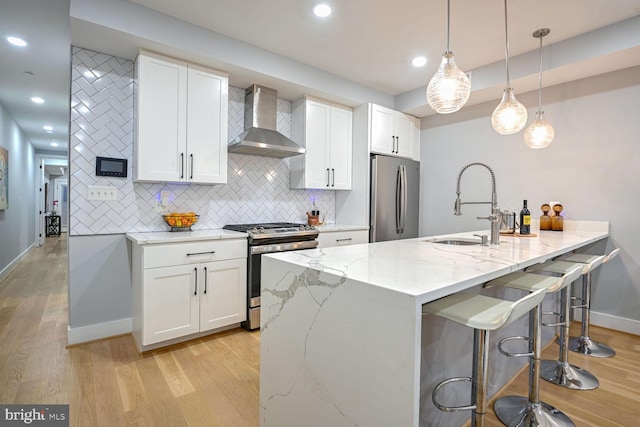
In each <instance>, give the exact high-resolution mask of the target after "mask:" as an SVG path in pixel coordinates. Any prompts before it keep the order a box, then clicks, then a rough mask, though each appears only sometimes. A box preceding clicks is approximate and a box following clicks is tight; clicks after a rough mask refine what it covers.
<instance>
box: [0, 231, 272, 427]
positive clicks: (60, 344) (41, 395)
mask: <svg viewBox="0 0 640 427" xmlns="http://www.w3.org/2000/svg"><path fill="white" fill-rule="evenodd" d="M66 343H67V235H66V233H63V234H62V235H61V236H60V237H49V238H47V239H46V241H45V245H44V246H42V247H40V248H37V249H35V250H33V251H32V252H31V253H30V254H29V256H28V257H27V258H26V259H25V260H23V261H22V263H20V264H19V265H18V267H17V268H16V269H15V270H14V271H13V272H12V273H11V274H10V275H9V277H7V279H6V280H5V281H4V282H2V283H0V402H1V403H3V404H12V403H16V404H40V403H43V404H45V403H46V404H55V403H59V404H67V403H68V404H70V409H69V411H70V421H71V422H70V425H71V426H81V427H87V426H105V427H115V426H126V425H145V426H171V427H177V426H187V425H190V426H203V427H204V426H221V427H226V426H232V425H233V426H247V427H248V426H257V425H258V398H259V395H258V393H259V388H258V381H259V370H258V366H259V347H260V342H259V332H255V333H251V332H247V331H245V330H244V329H235V330H231V331H228V332H224V333H220V334H216V335H214V336H211V337H206V338H202V339H197V340H193V341H190V342H189V343H184V344H177V345H174V346H171V347H169V348H165V349H160V350H155V351H151V352H147V353H145V354H144V355H141V354H139V353H138V352H137V350H136V348H135V345H134V343H133V340H132V338H131V336H130V335H124V336H120V337H115V338H110V339H107V340H101V341H96V342H92V343H87V344H83V345H78V346H74V347H69V348H65V346H66Z"/></svg>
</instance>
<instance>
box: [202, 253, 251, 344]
mask: <svg viewBox="0 0 640 427" xmlns="http://www.w3.org/2000/svg"><path fill="white" fill-rule="evenodd" d="M201 271H202V276H203V277H204V278H205V279H204V283H203V285H202V289H201V290H200V331H208V330H210V329H215V328H220V327H222V326H227V325H232V324H234V323H239V322H242V321H245V320H247V260H246V259H233V260H228V261H218V262H209V263H206V264H203V265H202V270H201Z"/></svg>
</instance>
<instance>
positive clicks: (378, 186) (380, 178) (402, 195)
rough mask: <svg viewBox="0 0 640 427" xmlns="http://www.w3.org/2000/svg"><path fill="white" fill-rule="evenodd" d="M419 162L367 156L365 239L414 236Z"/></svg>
mask: <svg viewBox="0 0 640 427" xmlns="http://www.w3.org/2000/svg"><path fill="white" fill-rule="evenodd" d="M419 198H420V162H416V161H414V160H408V159H400V158H397V157H390V156H383V155H379V154H377V155H372V156H371V206H370V210H369V213H370V224H369V225H370V228H369V241H370V242H383V241H385V240H397V239H411V238H414V237H418V217H419V215H418V214H419Z"/></svg>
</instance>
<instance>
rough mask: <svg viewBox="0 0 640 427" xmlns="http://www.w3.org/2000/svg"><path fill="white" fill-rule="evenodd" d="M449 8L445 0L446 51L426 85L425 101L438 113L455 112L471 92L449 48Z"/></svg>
mask: <svg viewBox="0 0 640 427" xmlns="http://www.w3.org/2000/svg"><path fill="white" fill-rule="evenodd" d="M450 9H451V4H450V0H447V51H446V52H445V53H444V54H443V55H442V61H441V62H440V67H438V71H436V73H435V74H434V75H433V77H431V80H430V81H429V84H428V85H427V102H428V103H429V106H430V107H431V108H433V109H434V110H436V112H438V113H440V114H449V113H455V112H456V111H458V110H459V109H461V108H462V106H463V105H464V104H466V102H467V100H469V93H470V92H471V82H470V81H469V77H467V75H466V74H465V73H464V72H463V71H462V70H461V69H460V68H458V66H457V65H456V61H455V59H454V57H453V52H451V50H450V49H449V31H450Z"/></svg>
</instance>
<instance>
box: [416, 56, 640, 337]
mask: <svg viewBox="0 0 640 427" xmlns="http://www.w3.org/2000/svg"><path fill="white" fill-rule="evenodd" d="M515 89H516V91H517V88H515ZM517 96H518V99H519V100H520V101H521V102H523V103H524V104H525V105H526V106H527V107H529V120H531V118H532V117H533V116H534V114H535V111H536V109H537V93H534V92H530V93H527V94H517ZM638 99H640V67H634V68H629V69H626V70H622V71H618V72H613V73H609V74H605V75H601V76H597V77H592V78H588V79H583V80H578V81H575V82H571V83H566V84H562V85H558V86H553V87H550V88H546V89H544V90H543V109H544V110H545V115H546V118H547V120H548V121H549V122H550V123H551V124H552V125H553V126H554V127H555V139H554V141H553V142H552V144H551V145H550V146H549V147H547V148H546V149H543V150H531V149H529V148H528V147H527V146H526V145H525V144H524V141H523V135H522V132H520V133H518V134H516V135H508V136H500V135H498V134H497V133H496V132H495V131H494V130H493V129H492V128H491V123H490V115H491V113H492V111H493V109H494V108H495V106H496V105H497V103H498V100H496V101H495V103H486V104H482V105H478V106H473V107H468V108H463V109H462V110H460V111H459V112H457V113H454V114H452V115H450V116H444V115H441V116H428V117H426V118H423V119H422V125H421V128H422V131H421V143H422V147H421V160H422V178H421V179H422V184H421V191H422V193H421V203H422V206H421V234H422V235H430V234H442V233H449V232H457V231H468V230H478V229H488V228H489V225H488V223H487V222H486V221H480V220H476V216H486V215H487V214H488V213H489V206H484V205H478V206H470V205H466V206H463V207H462V216H459V217H458V216H454V215H453V203H454V200H455V197H456V194H455V189H456V179H457V176H458V173H459V171H460V170H461V169H462V167H463V166H464V165H466V164H468V163H470V162H484V163H486V164H488V165H489V166H490V167H491V168H492V169H493V170H494V172H495V174H496V181H497V193H498V203H499V206H500V207H501V208H503V209H504V208H509V207H514V208H517V209H518V210H519V209H520V208H521V206H522V200H523V199H528V201H529V207H530V210H531V213H532V216H533V217H534V218H537V217H538V216H539V215H541V212H540V210H539V206H540V205H541V204H542V203H544V202H548V201H551V200H558V201H560V202H561V203H562V204H563V206H564V208H565V212H564V213H565V218H567V219H576V220H607V221H610V224H611V237H610V239H609V242H608V244H607V248H606V249H607V251H610V250H611V249H612V248H614V247H620V248H622V250H621V256H620V257H619V258H617V259H615V260H613V261H612V262H611V263H610V264H607V265H606V266H604V267H603V268H601V269H599V270H598V271H597V272H596V273H595V275H594V294H593V301H592V312H593V319H592V320H593V323H596V324H601V325H603V326H607V327H612V328H615V329H621V330H627V331H631V332H634V333H637V334H640V307H639V301H640V240H639V239H638V236H640V223H639V222H638V221H637V216H638V213H637V210H638V209H637V208H638V203H639V200H640V184H639V179H638V168H640V120H639V118H640V107H639V104H638ZM461 190H462V192H461V199H462V201H486V200H490V191H491V190H490V179H489V174H488V172H487V171H486V170H485V169H484V168H480V167H472V168H470V169H468V170H467V171H466V172H465V173H464V175H463V177H462V183H461ZM602 250H604V247H594V248H592V251H595V252H597V251H602Z"/></svg>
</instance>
